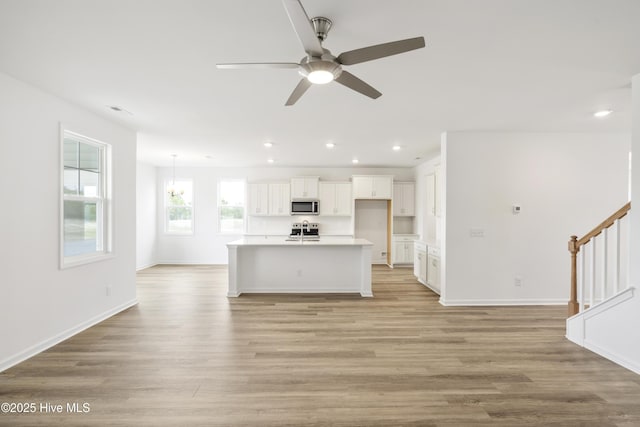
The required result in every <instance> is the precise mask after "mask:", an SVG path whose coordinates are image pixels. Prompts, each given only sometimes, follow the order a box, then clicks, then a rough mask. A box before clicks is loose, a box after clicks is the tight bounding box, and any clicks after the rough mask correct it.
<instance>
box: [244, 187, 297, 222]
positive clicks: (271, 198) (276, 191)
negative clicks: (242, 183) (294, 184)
mask: <svg viewBox="0 0 640 427" xmlns="http://www.w3.org/2000/svg"><path fill="white" fill-rule="evenodd" d="M247 194H248V202H249V203H248V209H247V210H248V212H249V215H251V216H267V215H268V216H281V215H282V216H284V215H286V216H289V208H290V206H289V204H290V203H291V198H290V197H289V184H288V183H262V182H260V183H250V184H248V185H247Z"/></svg>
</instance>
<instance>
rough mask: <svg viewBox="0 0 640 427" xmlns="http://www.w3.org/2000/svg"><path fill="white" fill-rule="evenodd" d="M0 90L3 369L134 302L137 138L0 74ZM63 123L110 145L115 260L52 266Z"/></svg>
mask: <svg viewBox="0 0 640 427" xmlns="http://www.w3.org/2000/svg"><path fill="white" fill-rule="evenodd" d="M0 94H2V95H1V96H0V117H1V118H2V120H1V121H0V143H1V144H2V145H1V147H2V153H1V155H0V178H1V179H0V182H2V183H4V185H5V187H6V188H7V189H10V192H11V194H10V195H7V196H5V198H4V200H5V205H4V206H3V207H2V209H0V214H1V215H2V217H1V218H0V220H1V221H2V224H3V227H2V228H1V231H0V232H1V233H2V234H1V236H0V237H1V238H0V241H1V242H2V245H1V247H2V253H1V257H0V259H1V260H2V261H1V263H2V276H1V277H2V278H1V282H2V283H1V285H0V292H1V297H0V317H1V319H2V320H1V321H0V337H2V338H1V340H0V342H1V344H0V371H2V370H4V369H6V368H7V367H9V366H11V365H14V364H16V363H18V362H20V361H21V360H24V359H25V358H28V357H30V356H32V355H33V354H36V353H38V352H39V351H41V350H43V349H45V348H47V347H49V346H51V345H53V344H55V343H57V342H59V341H61V340H63V339H65V338H67V337H68V336H70V335H73V334H74V333H76V332H78V331H79V330H81V329H83V328H86V327H88V326H90V325H91V324H93V323H95V322H98V321H100V320H102V319H103V318H105V317H108V316H109V315H112V314H114V313H115V312H118V311H120V310H122V309H123V308H125V307H128V306H130V305H131V304H134V303H135V302H136V288H135V256H136V254H135V232H136V230H135V185H134V184H133V183H135V179H136V173H135V170H136V164H135V158H136V135H135V133H134V132H132V131H130V130H127V129H124V128H122V127H120V126H118V125H115V124H113V123H110V122H108V121H106V120H104V119H102V118H100V117H97V116H95V115H94V114H91V113H88V112H86V111H84V110H82V109H79V108H77V107H76V106H74V105H71V104H69V103H67V102H65V101H63V100H61V99H59V98H56V97H53V96H51V95H49V94H47V93H44V92H42V91H40V90H38V89H36V88H34V87H32V86H29V85H26V84H24V83H22V82H20V81H18V80H15V79H13V78H11V77H9V76H7V75H5V74H1V73H0ZM60 122H62V123H64V124H65V125H66V127H67V128H68V129H70V130H73V131H75V132H78V133H81V134H84V135H87V136H90V137H92V138H96V139H99V140H101V141H104V142H106V143H109V144H112V148H113V151H112V154H113V197H114V200H113V223H114V231H115V233H114V236H113V249H114V255H115V256H114V257H113V258H112V259H108V260H103V261H100V262H96V263H92V264H87V265H83V266H78V267H75V268H69V269H66V270H60V269H59V247H60V241H59V230H60V224H59V221H60V218H59V207H60V200H59V198H60V196H59V194H60V188H59V186H60V184H59V183H60V164H59V163H60V160H59V159H60V139H59V126H60ZM9 202H10V203H9ZM107 285H110V286H111V287H112V292H111V295H110V296H107V295H106V286H107Z"/></svg>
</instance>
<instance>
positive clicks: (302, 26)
mask: <svg viewBox="0 0 640 427" xmlns="http://www.w3.org/2000/svg"><path fill="white" fill-rule="evenodd" d="M282 4H283V5H284V8H285V10H286V11H287V15H289V20H290V21H291V25H293V29H294V30H295V32H296V34H297V35H298V38H299V39H300V43H302V46H303V47H304V51H305V52H307V53H308V54H309V55H311V56H318V57H320V56H322V54H323V53H324V51H323V50H322V45H321V44H320V40H318V36H316V32H315V30H314V29H313V25H311V21H310V20H309V16H307V12H305V10H304V7H302V3H300V0H282Z"/></svg>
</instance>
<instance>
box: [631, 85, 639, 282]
mask: <svg viewBox="0 0 640 427" xmlns="http://www.w3.org/2000/svg"><path fill="white" fill-rule="evenodd" d="M632 96H633V107H632V108H633V113H632V131H631V135H632V143H631V152H632V153H633V155H632V158H631V169H632V173H631V214H630V218H631V235H630V239H629V240H630V245H629V254H630V261H629V280H630V282H631V285H634V286H636V287H637V288H638V289H640V213H638V212H640V206H639V205H640V74H638V75H636V76H634V77H633V80H632Z"/></svg>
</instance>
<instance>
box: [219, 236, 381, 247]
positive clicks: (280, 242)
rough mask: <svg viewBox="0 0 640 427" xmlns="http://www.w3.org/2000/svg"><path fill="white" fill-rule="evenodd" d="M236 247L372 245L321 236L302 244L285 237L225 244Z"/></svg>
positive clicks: (259, 238) (357, 240)
mask: <svg viewBox="0 0 640 427" xmlns="http://www.w3.org/2000/svg"><path fill="white" fill-rule="evenodd" d="M237 246H300V247H307V246H373V243H371V242H370V241H368V240H367V239H353V238H350V237H330V236H323V237H320V240H318V241H313V240H303V241H302V243H301V242H300V241H299V240H296V241H288V240H286V238H285V237H282V238H268V239H267V238H264V237H257V236H255V237H253V236H251V237H244V238H242V239H239V240H234V241H233V242H229V243H227V247H237Z"/></svg>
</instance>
